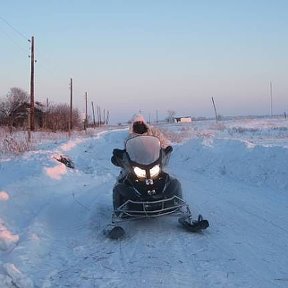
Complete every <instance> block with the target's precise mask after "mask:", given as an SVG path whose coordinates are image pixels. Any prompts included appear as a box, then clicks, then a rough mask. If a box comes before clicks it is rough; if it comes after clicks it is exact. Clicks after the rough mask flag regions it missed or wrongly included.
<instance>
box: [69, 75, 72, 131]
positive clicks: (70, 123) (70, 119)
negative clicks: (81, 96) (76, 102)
mask: <svg viewBox="0 0 288 288" xmlns="http://www.w3.org/2000/svg"><path fill="white" fill-rule="evenodd" d="M72 98H73V82H72V78H70V115H69V116H70V117H69V128H70V129H69V130H72V129H73V125H72V112H73V106H72Z"/></svg>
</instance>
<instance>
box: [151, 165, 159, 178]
mask: <svg viewBox="0 0 288 288" xmlns="http://www.w3.org/2000/svg"><path fill="white" fill-rule="evenodd" d="M159 173H160V165H155V166H154V167H152V168H151V169H150V176H151V178H153V177H156V176H158V174H159Z"/></svg>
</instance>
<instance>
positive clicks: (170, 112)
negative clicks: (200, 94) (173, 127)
mask: <svg viewBox="0 0 288 288" xmlns="http://www.w3.org/2000/svg"><path fill="white" fill-rule="evenodd" d="M175 115H176V112H175V111H173V110H168V117H167V121H168V122H169V123H172V122H173V121H174V117H175Z"/></svg>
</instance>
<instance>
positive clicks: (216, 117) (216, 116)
mask: <svg viewBox="0 0 288 288" xmlns="http://www.w3.org/2000/svg"><path fill="white" fill-rule="evenodd" d="M212 103H213V107H214V112H215V119H216V122H217V121H218V115H217V110H216V105H215V102H214V99H213V97H212Z"/></svg>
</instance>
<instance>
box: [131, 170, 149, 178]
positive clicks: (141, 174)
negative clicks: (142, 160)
mask: <svg viewBox="0 0 288 288" xmlns="http://www.w3.org/2000/svg"><path fill="white" fill-rule="evenodd" d="M133 170H134V173H135V174H136V176H137V177H138V178H145V177H146V171H145V170H144V169H141V168H139V167H133Z"/></svg>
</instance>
